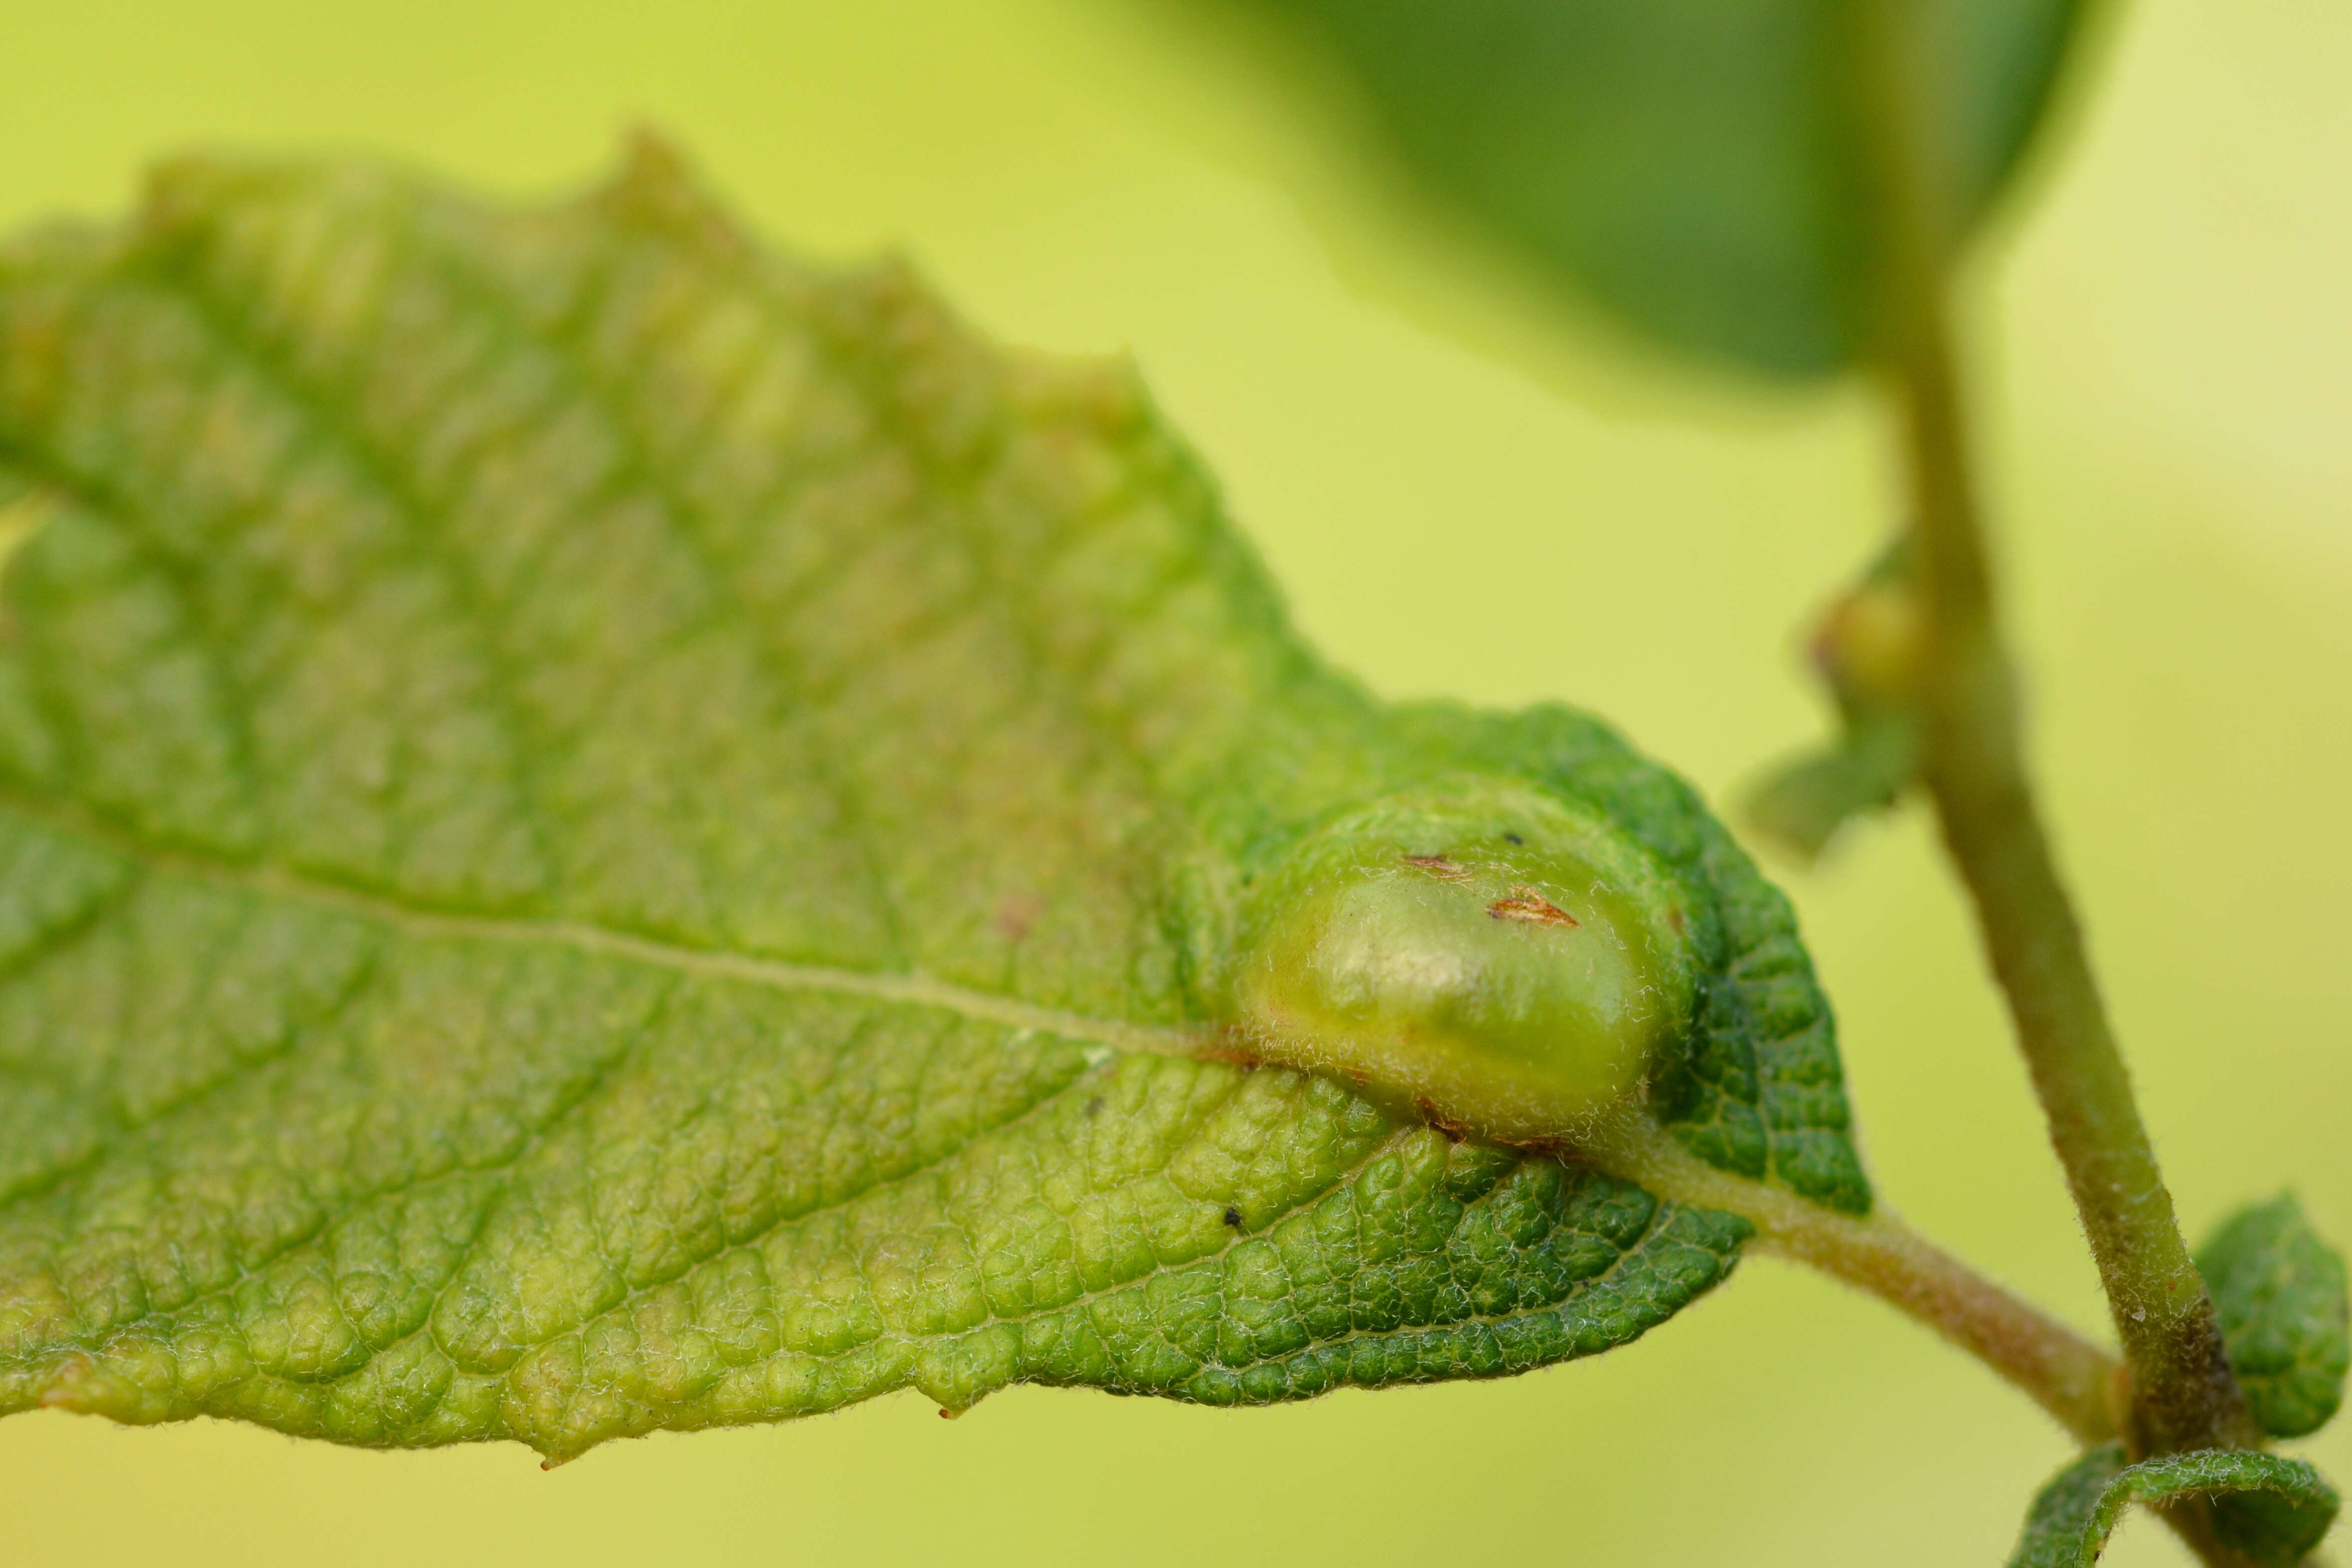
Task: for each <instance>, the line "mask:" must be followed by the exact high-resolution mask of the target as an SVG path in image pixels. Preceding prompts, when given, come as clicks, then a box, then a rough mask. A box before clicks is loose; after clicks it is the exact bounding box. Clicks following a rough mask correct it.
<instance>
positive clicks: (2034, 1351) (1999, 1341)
mask: <svg viewBox="0 0 2352 1568" xmlns="http://www.w3.org/2000/svg"><path fill="white" fill-rule="evenodd" d="M1579 1152H1580V1154H1581V1155H1582V1156H1583V1157H1584V1158H1586V1159H1589V1160H1591V1161H1592V1162H1593V1163H1596V1164H1598V1165H1600V1166H1601V1168H1603V1169H1604V1170H1607V1171H1608V1172H1609V1173H1611V1174H1612V1175H1617V1176H1622V1177H1623V1178H1625V1179H1626V1180H1628V1181H1634V1182H1639V1183H1640V1184H1642V1185H1643V1186H1644V1187H1646V1188H1648V1189H1649V1190H1650V1191H1651V1192H1653V1193H1655V1194H1658V1195H1659V1196H1660V1197H1664V1198H1668V1199H1671V1200H1673V1201H1674V1202H1676V1203H1685V1204H1690V1205H1695V1206H1697V1207H1700V1208H1710V1209H1721V1210H1723V1211H1725V1212H1727V1213H1730V1214H1736V1215H1739V1216H1740V1217H1741V1218H1742V1219H1745V1220H1747V1221H1748V1223H1749V1224H1750V1225H1753V1226H1755V1227H1756V1234H1757V1240H1758V1243H1759V1245H1760V1246H1762V1247H1764V1248H1765V1249H1766V1250H1768V1251H1770V1252H1776V1253H1779V1254H1780V1255H1781V1256H1782V1257H1785V1258H1793V1259H1795V1260H1796V1261H1798V1262H1800V1263H1805V1264H1809V1265H1811V1267H1813V1268H1818V1269H1820V1270H1822V1272H1823V1273H1825V1274H1829V1275H1832V1276H1834V1277H1835V1278H1837V1279H1842V1280H1843V1281H1845V1282H1846V1283H1847V1284H1849V1285H1853V1286H1855V1287H1857V1288H1859V1289H1864V1290H1866V1291H1868V1292H1870V1293H1871V1294H1872V1295H1874V1296H1876V1297H1878V1298H1880V1299H1881V1300H1885V1301H1886V1302H1888V1303H1889V1304H1891V1305H1893V1306H1894V1307H1895V1308H1897V1309H1899V1310H1902V1311H1903V1312H1905V1313H1906V1314H1908V1315H1909V1316H1911V1317H1913V1318H1916V1320H1918V1321H1920V1322H1922V1323H1924V1324H1926V1325H1927V1327H1928V1328H1931V1329H1933V1330H1934V1331H1936V1332H1937V1333H1938V1334H1941V1335H1942V1336H1943V1337H1944V1338H1945V1339H1947V1340H1948V1341H1950V1342H1952V1343H1953V1344H1955V1345H1957V1346H1958V1347H1959V1348H1960V1349H1961V1350H1964V1351H1966V1352H1969V1354H1970V1355H1972V1356H1974V1357H1976V1358H1977V1359H1978V1360H1979V1361H1980V1362H1982V1363H1985V1364H1986V1365H1987V1366H1989V1367H1990V1368H1991V1369H1992V1370H1993V1371H1994V1372H1995V1373H1999V1374H2000V1376H2001V1377H2002V1378H2003V1379H2004V1380H2006V1381H2007V1382H2009V1383H2010V1384H2013V1385H2014V1386H2015V1387H2017V1388H2019V1389H2020V1390H2021V1391H2023V1392H2024V1393H2025V1394H2028V1395H2030V1396H2031V1397H2032V1399H2033V1401H2034V1402H2035V1403H2036V1404H2038V1405H2041V1406H2042V1409H2044V1410H2046V1411H2048V1412H2049V1413H2050V1414H2051V1415H2053V1417H2055V1418H2056V1420H2057V1422H2058V1424H2059V1425H2060V1426H2063V1427H2065V1428H2066V1430H2067V1431H2069V1432H2071V1433H2073V1434H2074V1436H2075V1438H2076V1439H2077V1440H2078V1441H2080V1442H2081V1443H2082V1444H2083V1445H2084V1446H2085V1447H2089V1446H2091V1445H2094V1444H2098V1443H2105V1442H2108V1441H2110V1440H2112V1439H2113V1438H2114V1437H2115V1436H2116V1435H2117V1426H2116V1401H2115V1398H2114V1394H2115V1390H2116V1373H2117V1371H2118V1370H2119V1369H2118V1367H2117V1364H2116V1359H2115V1358H2114V1357H2113V1356H2111V1355H2109V1354H2108V1353H2107V1352H2105V1351H2103V1350H2101V1349H2100V1348H2099V1347H2098V1346H2096V1345H2095V1344H2093V1343H2091V1342H2089V1341H2087V1340H2085V1339H2084V1338H2083V1337H2082V1336H2081V1335H2080V1334H2077V1333H2076V1332H2074V1330H2072V1329H2070V1328H2068V1327H2067V1326H2066V1325H2065V1324H2063V1323H2061V1322H2059V1321H2056V1320H2054V1319H2053V1318H2051V1317H2049V1316H2048V1315H2046V1314H2045V1313H2043V1312H2042V1311H2041V1310H2038V1309H2036V1308H2035V1307H2033V1306H2032V1305H2030V1304H2028V1303H2027V1302H2025V1301H2021V1300H2019V1299H2018V1298H2017V1297H2015V1296H2012V1295H2011V1294H2010V1293H2009V1292H2008V1291H2006V1290H2004V1289H2001V1288H2000V1286H1998V1285H1996V1284H1994V1283H1993V1282H1992V1281H1990V1279H1985V1278H1984V1277H1983V1276H1982V1275H1979V1274H1978V1273H1976V1272H1975V1271H1973V1270H1972V1269H1970V1268H1969V1267H1968V1265H1966V1264H1964V1263H1962V1262H1961V1261H1959V1259H1958V1258H1954V1257H1952V1256H1951V1255H1950V1254H1948V1253H1947V1252H1945V1251H1943V1250H1942V1249H1941V1248H1939V1247H1936V1246H1935V1245H1934V1244H1933V1243H1932V1242H1929V1241H1928V1240H1927V1238H1926V1237H1922V1236H1920V1235H1919V1234H1918V1233H1917V1232H1916V1231H1914V1230H1912V1229H1911V1228H1910V1227H1909V1226H1906V1225H1904V1224H1903V1223H1902V1222H1901V1221H1900V1220H1897V1219H1895V1217H1894V1216H1892V1215H1888V1214H1886V1213H1885V1211H1884V1210H1881V1211H1879V1212H1877V1213H1874V1214H1871V1215H1863V1216H1857V1215H1842V1214H1837V1213H1834V1212H1832V1211H1831V1210H1829V1209H1825V1208H1823V1207H1822V1206H1821V1205H1819V1204H1815V1203H1811V1202H1808V1201H1807V1200H1805V1199H1803V1198H1801V1197H1799V1196H1797V1195H1796V1194H1794V1193H1790V1192H1788V1191H1785V1190H1783V1189H1782V1188H1780V1187H1774V1186H1769V1185H1768V1184H1765V1183H1762V1182H1754V1181H1749V1180H1747V1179H1746V1178H1744V1177H1740V1176H1735V1175H1733V1174H1731V1173H1728V1172H1727V1171H1721V1170H1718V1169H1717V1168H1716V1167H1715V1166H1713V1165H1710V1164H1708V1163H1706V1162H1705V1161H1703V1160H1700V1159H1699V1158H1698V1157H1697V1156H1696V1155H1694V1154H1692V1153H1691V1152H1689V1151H1687V1150H1685V1148H1683V1146H1682V1145H1681V1144H1679V1143H1677V1142H1675V1140H1674V1138H1673V1137H1672V1136H1671V1135H1670V1134H1668V1133H1667V1132H1666V1131H1664V1130H1663V1129H1662V1128H1660V1127H1659V1126H1658V1125H1657V1124H1656V1123H1655V1122H1654V1121H1651V1120H1650V1119H1649V1118H1648V1117H1646V1116H1639V1117H1629V1118H1627V1119H1625V1120H1624V1121H1622V1122H1620V1123H1616V1124H1612V1126H1610V1127H1608V1128H1606V1129H1604V1130H1602V1131H1601V1132H1599V1133H1598V1134H1596V1135H1594V1136H1593V1137H1591V1139H1590V1140H1589V1141H1586V1140H1580V1143H1579Z"/></svg>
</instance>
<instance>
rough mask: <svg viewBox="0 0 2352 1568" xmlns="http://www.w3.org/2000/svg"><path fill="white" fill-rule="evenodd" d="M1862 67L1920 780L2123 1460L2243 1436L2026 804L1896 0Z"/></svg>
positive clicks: (1940, 218)
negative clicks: (1979, 961)
mask: <svg viewBox="0 0 2352 1568" xmlns="http://www.w3.org/2000/svg"><path fill="white" fill-rule="evenodd" d="M1866 9H1867V10H1869V11H1870V12H1872V13H1873V14H1874V16H1876V18H1877V22H1878V26H1877V27H1876V29H1875V32H1876V37H1875V39H1874V43H1875V46H1876V47H1875V48H1874V51H1873V58H1871V59H1870V60H1868V61H1865V62H1864V64H1865V67H1866V68H1865V69H1864V70H1863V71H1862V72H1861V78H1862V80H1863V82H1864V95H1865V97H1866V98H1867V99H1868V100H1870V104H1871V108H1872V110H1873V111H1874V130H1875V132H1876V133H1877V134H1876V135H1875V136H1874V139H1873V140H1874V144H1875V147H1876V151H1877V153H1878V156H1879V160H1880V163H1881V167H1880V169H1879V170H1878V180H1877V191H1878V196H1879V205H1880V207H1881V215H1882V220H1883V229H1884V231H1885V234H1886V235H1887V236H1888V240H1887V252H1886V254H1885V257H1884V258H1883V262H1884V265H1883V267H1882V268H1881V271H1882V276H1883V277H1884V278H1885V298H1884V300H1883V304H1884V314H1883V318H1882V328H1883V331H1884V337H1883V340H1882V345H1881V346H1882V353H1883V359H1884V363H1885V367H1886V370H1887V373H1888V374H1889V377H1890V379H1891V381H1892V382H1893V390H1894V392H1895V403H1896V405H1897V409H1898V411H1899V423H1900V428H1901V437H1902V447H1903V452H1904V456H1905V458H1906V468H1907V471H1908V476H1909V488H1910V497H1909V499H1910V503H1911V511H1912V526H1913V529H1914V531H1915V533H1914V537H1915V542H1916V550H1915V552H1914V556H1915V560H1914V570H1915V573H1916V584H1917V593H1918V595H1919V603H1920V608H1921V611H1922V622H1923V627H1924V633H1925V636H1924V639H1923V647H1922V649H1921V662H1920V668H1919V675H1918V685H1917V691H1916V701H1917V704H1918V709H1919V714H1920V720H1921V731H1922V748H1921V776H1922V780H1923V782H1924V783H1925V784H1926V786H1927V792H1928V794H1929V795H1930V796H1932V797H1933V799H1934V801H1935V804H1936V809H1937V816H1938V817H1939V819H1940V821H1941V824H1942V827H1943V835H1944V841H1945V844H1946V846H1947V847H1948V849H1949V850H1950V852H1951V856H1952V859H1953V862H1954V864H1955V865H1956V866H1957V867H1958V871H1959V874H1960V878H1961V880H1962V881H1963V882H1964V883H1966V885H1967V887H1968V889H1969V895H1970V897H1971V899H1972V900H1973V901H1974V903H1975V906H1976V913H1977V921H1978V924H1979V929H1980V931H1981V933H1982V936H1983V940H1984V943H1985V947H1986V951H1987V952H1988V954H1989V955H1990V959H1991V963H1992V969H1993V973H1994V974H1995V976H1996V977H1997V978H1998V979H1999V981H2000V987H2001V990H2002V992H2003V993H2004V994H2005V995H2006V996H2007V998H2008V1003H2009V1010H2010V1015H2011V1020H2012V1022H2013V1023H2014V1025H2015V1027H2016V1031H2017V1038H2018V1044H2019V1046H2020V1047H2021V1049H2022V1050H2023V1052H2024V1054H2025V1059H2026V1064H2027V1067H2028V1068H2029V1070H2030V1072H2031V1074H2032V1079H2033V1087H2034V1090H2035V1092H2036V1093H2037V1094H2038V1095H2039V1096H2040V1097H2041V1100H2042V1110H2043V1113H2044V1114H2045V1116H2046V1117H2047V1118H2048V1121H2049V1124H2050V1138H2051V1142H2052V1143H2053V1145H2054V1146H2055V1148H2056V1149H2057V1152H2058V1158H2059V1160H2060V1162H2061V1163H2062V1164H2063V1166H2064V1167H2065V1172H2066V1180H2067V1184H2068V1186H2069V1187H2070V1188H2071V1189H2072V1191H2073V1194H2074V1206H2075V1208H2076V1210H2077V1212H2078V1213H2079V1214H2080V1215H2081V1216H2082V1221H2083V1228H2084V1232H2085V1234H2086V1235H2087V1236H2088V1237H2089V1239H2090V1245H2091V1252H2092V1255H2093V1257H2094V1258H2095V1260H2096V1262H2097V1264H2098V1268H2099V1277H2100V1280H2101V1282H2102V1283H2103V1284H2104V1285H2105V1289H2106V1294H2107V1300H2108V1304H2109V1307H2110V1310H2111V1311H2112V1313H2113V1315H2114V1319H2115V1326H2116V1335H2117V1337H2118V1338H2119V1339H2120V1341H2121V1342H2122V1344H2123V1348H2124V1353H2125V1358H2126V1362H2127V1363H2128V1364H2129V1366H2130V1369H2131V1374H2132V1383H2133V1390H2134V1394H2133V1415H2132V1419H2131V1423H2130V1427H2129V1430H2128V1431H2127V1432H2126V1438H2127V1439H2128V1441H2129V1442H2130V1444H2131V1446H2132V1447H2133V1449H2134V1450H2135V1451H2136V1452H2155V1453H2161V1452H2168V1451H2173V1450H2179V1449H2188V1448H2201V1447H2236V1446H2242V1445H2248V1444H2251V1443H2253V1442H2255V1441H2257V1440H2258V1439H2259V1434H2258V1433H2257V1432H2256V1431H2255V1429H2254V1427H2253V1424H2252V1420H2251V1418H2250V1417H2249V1415H2247V1412H2246V1407H2245V1401H2244V1398H2243V1396H2242V1394H2241V1393H2240V1391H2239V1389H2238V1385H2237V1382H2236V1380H2235V1378H2234V1377H2233V1375H2232V1374H2231V1370H2230V1365H2229V1363H2228V1361H2227V1360H2226V1359H2225V1357H2224V1356H2223V1354H2222V1350H2221V1334H2220V1331H2219V1330H2218V1329H2217V1327H2216V1326H2215V1322H2214V1317H2213V1307H2212V1303H2211V1302H2210V1300H2208V1298H2207V1296H2206V1293H2205V1286H2204V1281H2203V1280H2202V1279H2200V1277H2199V1275H2198V1273H2197V1268H2196V1265H2195V1264H2194V1263H2193V1262H2191V1261H2190V1258H2189V1248H2188V1246H2187V1245H2186V1243H2184V1242H2183V1241H2182V1239H2181V1236H2180V1229H2179V1224H2178V1223H2177V1222H2176V1221H2175V1219H2174V1216H2173V1211H2172V1198H2171V1194H2169V1193H2168V1192H2167V1191H2166V1190H2165V1186H2164V1180H2163V1177H2162V1175H2161V1173H2159V1172H2158V1168H2157V1162H2156V1151H2155V1149H2154V1147H2153V1146H2152V1145H2151V1144H2150V1142H2149V1141H2148V1136H2147V1129H2146V1128H2145V1127H2144V1126H2143V1125H2142V1124H2141V1121H2140V1118H2139V1110H2138V1108H2137V1105H2136V1104H2135V1103H2134V1101H2133V1098H2132V1089H2131V1081H2130V1079H2129V1077H2128V1076H2127V1075H2126V1072H2125V1070H2124V1063H2123V1058H2122V1056H2121V1054H2120V1053H2119V1052H2118V1051H2117V1049H2116V1041H2115V1036H2114V1033H2113V1031H2112V1030H2111V1029H2110V1027H2109V1026H2108V1022H2107V1016H2106V1012H2105V1006H2104V1005H2103V1004H2102V1003H2101V1001H2100V997H2099V992H2098V987H2097V984H2096V983H2095V981H2094V980H2093V978H2092V974H2091V968H2090V963H2089V959H2088V957H2087V956H2086V954H2085V952H2084V945H2083V936H2082V931H2081V929H2080V927H2079V926H2078V924H2077V923H2076V921H2075V918H2074V909H2073V906H2072V904H2071V902H2070V901H2069V900H2068V898H2067V895H2066V890H2065V889H2064V887H2063V885H2062V884H2061V883H2060V881H2059V878H2058V871H2057V867H2056V865H2055V863H2054V861H2053V858H2052V856H2051V851H2050V845H2049V841H2048V839H2047V837H2045V835H2044V833H2043V831H2042V824H2041V821H2040V818H2039V816H2038V813H2037V811H2036V809H2035V805H2034V800H2033V795H2032V788H2031V786H2030V784H2029V783H2028V781H2027V777H2026V772H2025V766H2024V760H2023V756H2022V754H2021V749H2020V745H2019V738H2018V723H2017V713H2016V707H2015V702H2014V698H2013V695H2012V687H2011V678H2010V665H2009V659H2008V657H2007V654H2006V653H2005V651H2004V650H2003V648H2002V647H2001V642H2000V628H1999V622H1998V616H1997V614H1996V609H1995V595H1994V584H1993V576H1992V571H1991V566H1990V561H1989V559H1988V556H1987V552H1986V549H1985V543H1984V537H1983V530H1982V526H1981V523H1980V521H1979V510H1978V503H1977V498H1976V494H1975V489H1974V487H1973V485H1972V483H1971V482H1970V475H1969V463H1968V452H1967V444H1968V443H1967V432H1966V428H1965V425H1964V420H1963V414H1962V404H1961V398H1960V393H1959V384H1958V375H1957V374H1956V371H1955V367H1954V363H1953V355H1952V351H1951V340H1950V335H1949V331H1948V326H1947V321H1946V304H1945V298H1944V276H1943V273H1944V268H1943V256H1944V253H1945V250H1946V248H1947V247H1946V246H1945V244H1944V236H1945V235H1946V234H1947V233H1948V225H1947V224H1946V222H1945V218H1944V215H1943V214H1941V213H1939V212H1938V211H1937V208H1936V206H1935V193H1937V191H1939V190H1941V189H1942V188H1944V186H1945V184H1947V182H1945V181H1944V180H1942V179H1941V178H1940V175H1939V171H1938V170H1937V167H1936V166H1935V164H1934V162H1933V160H1932V159H1931V158H1930V157H1929V155H1928V152H1927V146H1926V139H1925V137H1924V136H1923V134H1922V132H1921V130H1920V127H1919V124H1918V121H1919V115H1918V112H1917V104H1918V103H1919V101H1920V97H1919V92H1918V91H1917V84H1919V83H1921V82H1923V81H1925V80H1927V73H1926V72H1924V71H1918V70H1915V69H1911V68H1909V66H1910V62H1911V61H1912V59H1913V58H1914V54H1915V52H1916V43H1915V41H1914V40H1913V39H1912V38H1911V37H1909V36H1908V34H1909V27H1908V23H1909V21H1910V18H1911V13H1912V11H1913V10H1915V9H1916V6H1915V5H1912V4H1910V3H1909V0H1877V4H1875V5H1870V6H1867V7H1866Z"/></svg>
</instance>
